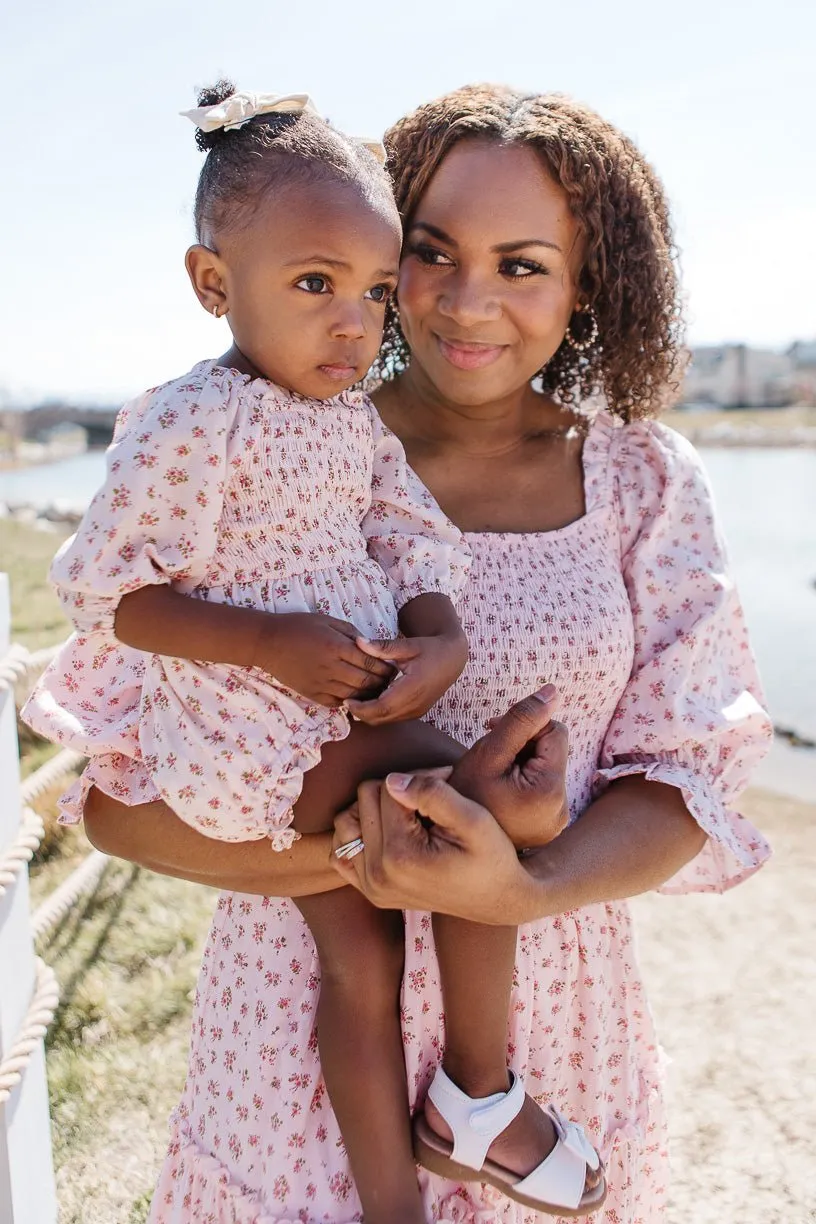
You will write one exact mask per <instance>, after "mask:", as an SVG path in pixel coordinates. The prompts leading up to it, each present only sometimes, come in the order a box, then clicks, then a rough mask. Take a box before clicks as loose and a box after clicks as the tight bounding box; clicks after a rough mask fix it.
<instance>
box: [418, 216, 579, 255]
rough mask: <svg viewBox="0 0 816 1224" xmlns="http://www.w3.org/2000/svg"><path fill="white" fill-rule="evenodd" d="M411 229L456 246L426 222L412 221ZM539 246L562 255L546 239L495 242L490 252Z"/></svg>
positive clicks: (438, 229) (446, 236) (559, 250)
mask: <svg viewBox="0 0 816 1224" xmlns="http://www.w3.org/2000/svg"><path fill="white" fill-rule="evenodd" d="M411 229H412V230H415V229H421V230H424V231H425V233H426V234H430V235H431V237H432V238H437V239H438V240H439V241H440V242H444V243H446V244H447V246H452V247H455V246H458V245H459V244H458V242H457V241H456V239H455V238H451V236H450V234H446V233H445V231H444V230H442V229H440V228H439V226H438V225H430V224H429V223H428V222H427V221H414V222H412V224H411ZM531 246H540V247H547V249H548V250H550V251H557V252H558V254H559V255H563V253H564V252H563V251H562V250H561V248H560V246H558V244H557V243H555V242H548V241H547V239H546V238H520V239H515V240H514V241H513V242H497V243H496V245H495V246H492V247H491V248H490V249H491V251H495V252H496V254H497V255H508V254H509V253H510V252H511V251H520V250H521V249H522V248H523V247H531Z"/></svg>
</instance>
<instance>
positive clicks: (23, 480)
mask: <svg viewBox="0 0 816 1224" xmlns="http://www.w3.org/2000/svg"><path fill="white" fill-rule="evenodd" d="M104 479H105V452H104V451H87V452H86V453H85V454H84V455H74V457H73V458H72V459H60V460H59V461H58V462H56V463H41V464H37V466H36V467H29V468H20V469H19V471H16V472H0V502H12V503H13V502H29V503H30V504H31V505H33V506H47V505H56V506H59V507H60V508H61V509H62V508H69V509H74V508H78V509H80V510H84V508H85V507H86V506H87V504H88V502H89V501H90V499H91V497H92V496H93V494H94V492H95V491H96V489H98V488H99V486H100V485H101V484H102V481H103V480H104Z"/></svg>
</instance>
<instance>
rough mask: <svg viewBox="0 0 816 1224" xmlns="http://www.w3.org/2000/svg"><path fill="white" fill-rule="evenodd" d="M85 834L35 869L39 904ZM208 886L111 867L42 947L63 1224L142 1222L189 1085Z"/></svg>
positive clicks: (73, 835)
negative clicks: (53, 979) (52, 986)
mask: <svg viewBox="0 0 816 1224" xmlns="http://www.w3.org/2000/svg"><path fill="white" fill-rule="evenodd" d="M87 849H88V846H87V843H86V841H85V838H84V835H83V834H82V832H81V831H80V830H76V831H75V830H68V831H64V832H63V833H62V834H61V836H60V839H59V841H58V842H57V843H56V844H55V845H52V847H51V850H50V853H49V854H48V855H47V856H44V857H43V856H41V857H40V859H39V861H37V862H35V863H34V864H32V871H31V877H32V903H33V904H36V903H37V902H38V901H40V900H42V899H43V897H44V896H46V895H48V893H50V892H51V891H52V890H53V889H54V888H55V887H56V886H57V884H59V883H60V882H61V880H62V879H63V878H65V876H66V875H67V874H68V873H69V872H70V871H71V870H72V869H73V867H74V866H75V865H76V864H77V863H78V862H79V861H81V858H82V856H83V855H84V854H85V853H86V852H87ZM214 904H215V893H214V892H212V891H211V890H210V889H206V888H202V887H200V886H197V885H194V884H187V883H185V882H183V881H179V880H171V879H169V878H167V877H164V876H158V875H154V874H153V873H152V872H148V871H143V870H141V869H139V868H137V867H134V866H132V865H130V864H128V863H121V862H118V861H114V862H112V863H111V864H110V865H109V866H108V868H107V869H106V871H105V874H104V875H103V877H102V879H101V881H100V883H99V884H98V885H97V887H96V889H95V890H94V892H93V894H92V895H90V896H89V897H86V898H84V899H83V900H82V901H80V902H79V904H78V905H77V906H76V907H75V909H74V910H73V911H72V912H71V913H70V915H69V916H68V918H67V919H65V920H64V922H63V923H62V924H61V925H60V926H59V927H58V928H57V930H56V931H55V932H54V933H53V935H52V936H51V939H50V942H46V941H43V944H42V946H41V947H40V948H39V949H38V950H39V952H40V954H41V955H43V956H44V958H45V959H46V960H47V962H48V963H49V964H50V965H52V966H53V967H54V969H55V971H56V973H57V977H58V979H59V982H60V991H61V998H60V1006H59V1010H58V1012H57V1015H56V1016H55V1018H54V1022H53V1024H52V1026H51V1028H50V1030H49V1033H48V1037H47V1040H46V1051H47V1066H48V1086H49V1095H50V1101H51V1116H52V1125H53V1129H52V1136H53V1145H54V1163H55V1167H56V1170H57V1184H58V1194H59V1203H60V1212H59V1224H118V1222H119V1221H121V1222H122V1224H141V1222H142V1221H144V1220H145V1219H146V1218H147V1211H148V1207H149V1204H150V1196H151V1193H152V1190H153V1186H154V1184H155V1180H156V1174H157V1170H158V1166H159V1164H160V1162H161V1159H162V1156H163V1154H164V1149H165V1146H166V1141H167V1118H168V1115H169V1113H170V1111H171V1109H172V1108H173V1107H174V1106H175V1105H176V1104H177V1102H178V1097H179V1094H180V1092H181V1088H182V1085H183V1082H184V1073H185V1069H186V1057H187V1042H188V1036H189V1025H190V1014H191V999H192V992H193V989H194V986H195V979H196V974H197V972H198V967H199V964H200V960H201V949H202V944H203V940H204V937H205V935H206V931H207V927H208V925H209V920H210V917H211V914H212V911H213V908H214Z"/></svg>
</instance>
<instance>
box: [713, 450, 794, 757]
mask: <svg viewBox="0 0 816 1224" xmlns="http://www.w3.org/2000/svg"><path fill="white" fill-rule="evenodd" d="M701 453H702V455H703V459H704V462H705V465H706V467H707V469H708V472H709V475H710V477H711V483H712V485H713V487H714V496H715V499H716V504H717V508H718V510H719V513H720V518H721V521H722V523H723V526H724V528H725V533H726V537H727V540H728V547H729V552H730V554H731V561H732V565H733V570H734V574H735V576H736V580H737V584H738V586H739V591H740V595H741V596H742V602H743V605H744V607H745V612H746V616H747V618H748V626H749V629H750V633H751V641H752V643H753V646H754V650H755V651H756V655H757V658H758V660H759V665H760V670H761V672H762V679H763V682H764V685H765V690H766V694H767V697H768V703H769V706H770V709H771V713H772V714H773V716H774V721H775V723H776V724H777V726H781V727H792V728H793V729H795V730H796V731H798V732H799V733H800V734H804V735H808V736H809V737H810V738H811V739H816V450H806V449H800V450H784V449H779V450H777V449H772V450H771V449H769V450H762V449H756V450H755V449H753V448H745V449H743V448H723V449H711V450H703V451H701Z"/></svg>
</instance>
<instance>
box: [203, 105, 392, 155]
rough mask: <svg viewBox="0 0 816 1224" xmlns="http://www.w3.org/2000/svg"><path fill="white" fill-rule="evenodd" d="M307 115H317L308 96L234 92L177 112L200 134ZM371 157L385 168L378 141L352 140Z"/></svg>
mask: <svg viewBox="0 0 816 1224" xmlns="http://www.w3.org/2000/svg"><path fill="white" fill-rule="evenodd" d="M301 111H308V112H309V114H312V115H319V114H320V112H319V111H318V109H317V107H316V106H315V104H314V102H313V101H312V99H311V98H310V97H309V95H308V94H259V93H244V92H238V93H234V94H230V96H229V97H228V98H224V100H223V102H216V103H214V105H212V106H197V107H195V108H194V109H193V110H187V111H180V112H179V113H180V114H181V115H183V116H184V118H185V119H190V120H192V122H193V123H194V124H195V125H196V127H197V128H201V131H202V132H215V131H217V129H218V128H223V129H224V131H225V132H234V131H235V130H236V129H237V128H241V127H243V126H244V124H245V123H249V121H250V119H254V118H255V116H256V115H271V114H280V115H288V114H297V113H299V112H301ZM352 139H354V140H357V142H358V143H359V144H361V145H363V146H364V147H365V148H366V149H368V150H369V152H370V153H373V154H374V156H375V157H376V159H377V161H378V162H379V163H380V165H385V159H386V152H385V147H384V146H383V144H382V143H381V142H380V141H379V140H363V139H360V138H359V137H352Z"/></svg>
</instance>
